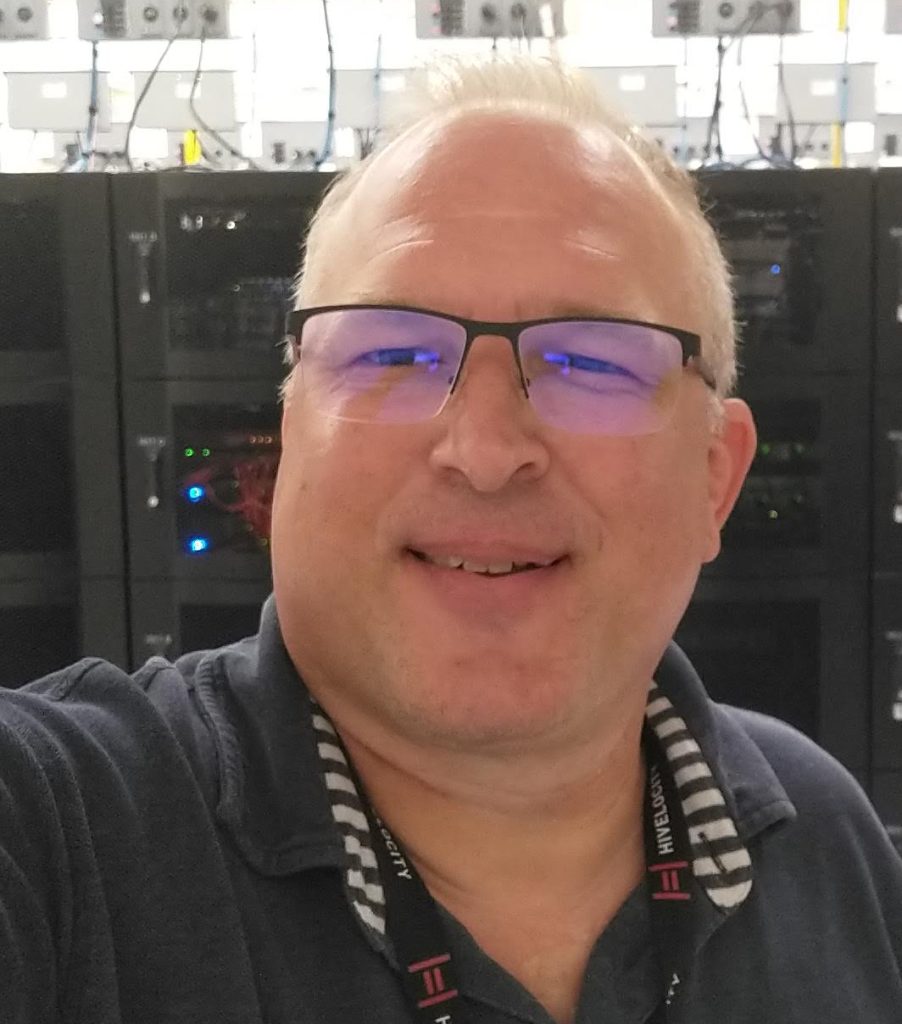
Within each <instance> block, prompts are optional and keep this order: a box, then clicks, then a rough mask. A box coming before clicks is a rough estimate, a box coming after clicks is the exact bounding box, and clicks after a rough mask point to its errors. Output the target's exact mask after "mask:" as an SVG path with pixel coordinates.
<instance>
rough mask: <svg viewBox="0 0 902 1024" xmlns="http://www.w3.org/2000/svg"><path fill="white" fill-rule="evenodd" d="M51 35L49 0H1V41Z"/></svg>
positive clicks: (39, 37) (45, 37)
mask: <svg viewBox="0 0 902 1024" xmlns="http://www.w3.org/2000/svg"><path fill="white" fill-rule="evenodd" d="M49 36H50V23H49V18H48V0H0V41H2V40H9V39H48V38H49Z"/></svg>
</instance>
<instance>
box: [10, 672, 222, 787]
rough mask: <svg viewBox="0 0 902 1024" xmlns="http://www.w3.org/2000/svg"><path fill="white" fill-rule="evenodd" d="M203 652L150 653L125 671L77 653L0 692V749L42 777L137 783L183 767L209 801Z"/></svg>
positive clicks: (210, 758)
mask: <svg viewBox="0 0 902 1024" xmlns="http://www.w3.org/2000/svg"><path fill="white" fill-rule="evenodd" d="M205 656H206V655H204V654H199V655H196V656H188V657H187V658H185V659H181V660H180V661H179V662H176V663H171V662H168V661H166V660H165V659H163V658H152V659H151V660H150V661H148V662H147V663H145V664H144V665H143V666H141V668H139V669H138V670H137V671H135V672H133V673H128V672H125V671H124V670H123V669H121V668H119V667H118V666H116V665H113V664H111V663H110V662H106V661H103V660H101V659H99V658H85V659H82V660H81V661H78V662H75V663H73V664H72V665H69V666H66V667H65V668H62V669H60V670H58V671H56V672H53V673H51V674H49V675H47V676H44V677H42V678H40V679H37V680H34V681H33V682H30V683H28V684H26V685H25V686H22V687H20V688H19V689H16V690H0V749H2V750H3V751H4V752H10V751H12V750H13V749H17V750H18V752H19V756H25V757H31V758H33V759H34V762H35V764H36V765H38V766H40V769H41V774H42V775H46V776H47V777H48V780H52V778H53V777H54V776H56V775H59V774H65V775H67V776H70V777H71V778H72V779H73V780H75V779H77V780H79V781H80V782H81V783H82V784H85V783H90V781H91V780H92V779H96V778H97V777H98V776H103V775H107V774H110V773H119V772H120V769H122V768H123V767H125V766H127V775H125V774H124V775H123V777H124V778H128V779H130V780H133V781H134V783H135V785H140V784H141V782H142V779H143V781H144V783H146V784H147V785H151V784H152V780H153V778H154V777H155V776H160V777H163V776H170V777H171V773H172V772H173V771H183V772H189V773H190V774H191V775H193V776H194V778H195V780H196V781H197V782H198V783H199V784H201V786H202V788H203V789H204V791H205V794H206V796H207V797H208V798H209V799H212V796H213V794H212V791H211V788H210V787H211V786H212V776H211V771H212V762H213V752H212V749H211V740H210V735H209V729H208V728H207V725H206V723H205V721H204V714H203V709H202V708H201V707H200V705H199V702H198V701H197V698H196V693H195V675H196V670H197V668H198V665H199V664H200V663H201V661H202V659H203V657H205Z"/></svg>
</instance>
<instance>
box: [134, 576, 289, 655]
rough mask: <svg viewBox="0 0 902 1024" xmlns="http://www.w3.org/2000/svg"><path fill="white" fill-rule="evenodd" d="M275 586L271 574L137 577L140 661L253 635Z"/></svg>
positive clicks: (136, 643)
mask: <svg viewBox="0 0 902 1024" xmlns="http://www.w3.org/2000/svg"><path fill="white" fill-rule="evenodd" d="M269 591H270V585H269V581H268V580H189V579H168V580H136V581H135V582H134V583H133V584H132V591H131V593H132V608H133V616H132V623H133V633H132V638H131V639H132V649H133V650H134V652H135V660H136V662H137V663H138V664H141V663H143V662H144V661H146V660H147V659H148V658H151V657H153V656H155V655H157V656H161V657H165V658H172V657H175V656H176V655H177V654H179V653H183V652H185V651H202V650H209V649H211V648H214V647H221V646H222V645H223V644H228V643H233V642H235V641H237V640H240V639H242V638H243V637H246V636H252V635H253V634H254V633H256V632H257V627H258V624H259V620H260V609H261V607H262V605H263V602H264V601H265V600H266V598H267V596H268V595H269Z"/></svg>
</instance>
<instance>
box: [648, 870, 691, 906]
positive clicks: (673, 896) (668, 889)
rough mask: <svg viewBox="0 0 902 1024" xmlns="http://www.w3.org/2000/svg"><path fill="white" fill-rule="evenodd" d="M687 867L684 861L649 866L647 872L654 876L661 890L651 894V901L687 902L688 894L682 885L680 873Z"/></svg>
mask: <svg viewBox="0 0 902 1024" xmlns="http://www.w3.org/2000/svg"><path fill="white" fill-rule="evenodd" d="M688 867H689V862H688V861H686V860H673V861H670V863H668V864H649V866H648V870H649V873H650V874H652V875H656V876H657V878H658V882H659V883H660V885H661V888H660V889H659V890H658V891H657V892H653V893H652V894H651V898H652V899H653V900H688V899H690V894H689V893H688V892H686V891H685V890H684V888H683V885H682V879H681V878H680V872H681V871H684V870H685V869H686V868H688Z"/></svg>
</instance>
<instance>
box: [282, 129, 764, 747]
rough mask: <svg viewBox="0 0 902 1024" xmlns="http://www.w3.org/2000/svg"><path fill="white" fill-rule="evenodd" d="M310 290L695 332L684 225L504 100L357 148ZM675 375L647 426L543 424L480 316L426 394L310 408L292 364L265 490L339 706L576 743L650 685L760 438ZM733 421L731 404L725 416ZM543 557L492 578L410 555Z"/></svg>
mask: <svg viewBox="0 0 902 1024" xmlns="http://www.w3.org/2000/svg"><path fill="white" fill-rule="evenodd" d="M339 216H340V222H339V224H338V225H336V231H335V232H334V233H333V235H332V236H331V238H330V241H329V242H328V243H327V244H326V251H325V252H322V253H321V257H320V258H321V261H322V263H321V265H322V266H326V267H328V270H327V272H326V273H324V274H323V275H322V277H321V278H317V285H316V294H315V296H314V297H313V301H315V302H316V304H323V305H325V304H331V303H345V302H349V303H353V302H376V303H395V304H406V305H415V306H421V307H425V308H429V309H433V310H437V311H441V312H446V313H450V314H456V315H459V316H464V317H470V318H473V319H479V320H495V321H509V320H519V319H530V318H540V317H548V316H555V315H558V314H560V315H567V314H568V313H571V312H573V311H576V310H578V311H580V312H583V313H585V312H587V311H594V312H596V313H597V314H598V315H601V316H603V315H606V314H607V315H612V316H618V317H624V318H633V319H639V320H647V321H652V322H656V323H661V324H668V325H671V326H674V327H681V328H685V329H688V330H694V331H697V332H699V333H703V332H704V328H705V323H704V322H703V321H702V319H701V315H700V313H699V312H698V308H699V307H702V306H703V299H704V297H703V296H701V297H700V296H698V295H697V294H696V290H697V287H698V285H697V274H696V272H695V262H694V258H693V256H692V254H691V253H690V252H689V251H688V246H687V242H686V239H685V229H683V228H681V226H680V224H679V221H678V218H677V216H676V215H675V214H674V213H673V211H672V210H671V209H670V207H669V205H668V203H667V202H666V201H665V200H664V199H663V198H661V196H660V195H659V194H658V192H657V191H656V188H655V187H654V186H653V185H652V184H650V183H649V181H648V180H647V178H646V176H645V175H644V173H643V172H642V171H641V170H640V169H639V168H638V167H637V166H636V164H635V163H634V161H633V159H632V157H631V156H630V155H629V154H628V153H626V152H625V151H624V150H623V148H622V147H621V145H620V143H618V142H616V140H613V139H609V138H608V136H607V135H605V134H603V133H601V132H598V133H592V134H590V135H586V134H581V133H578V132H576V131H572V130H570V129H567V128H563V127H560V126H554V125H551V124H546V123H544V122H540V121H536V120H526V119H519V118H516V117H513V116H501V115H497V114H496V115H480V116H477V117H470V118H468V119H465V120H458V121H453V122H451V123H449V124H446V125H444V126H432V127H430V128H425V129H420V130H419V131H417V132H416V133H415V134H413V135H411V136H408V137H406V138H404V139H401V140H399V141H398V142H397V143H395V144H394V145H393V146H392V147H390V148H388V149H387V150H386V151H385V152H384V153H382V154H381V155H380V156H379V157H378V158H377V159H376V161H375V162H374V163H373V164H372V165H371V166H370V168H369V170H368V171H367V173H366V175H365V177H364V178H363V180H362V181H361V182H360V184H359V186H358V187H357V189H356V191H355V192H354V194H353V195H352V197H351V199H350V200H349V202H348V205H347V206H346V207H345V208H344V210H343V211H342V213H341V214H340V215H339ZM707 402H708V393H707V391H706V388H705V386H704V384H703V383H702V381H701V380H700V379H699V378H698V377H697V376H696V375H695V374H694V373H693V372H692V371H691V370H686V371H683V375H682V380H681V386H680V393H679V399H678V405H677V409H676V412H675V414H674V416H673V419H672V422H671V423H670V424H669V425H668V426H667V427H666V428H665V429H663V430H662V431H660V432H658V433H655V434H652V435H647V436H642V437H601V436H586V435H574V434H570V433H567V432H565V431H562V430H560V429H556V428H553V427H550V426H548V425H546V424H545V423H543V422H542V421H541V420H540V419H539V418H538V417H537V415H536V413H535V412H534V410H533V408H532V406H531V405H530V404H529V402H528V401H527V399H526V397H525V396H524V394H523V392H522V390H521V389H520V387H519V384H518V380H517V376H516V368H515V364H514V360H513V355H512V352H511V348H510V345H509V344H508V342H507V341H506V340H503V339H499V338H495V337H481V338H478V339H477V340H476V342H475V344H474V346H473V349H472V351H471V353H470V356H469V358H468V362H467V365H466V368H465V372H464V376H463V379H462V381H461V383H460V386H459V388H458V389H457V391H456V392H455V394H454V395H453V396H452V398H451V399H450V401H449V402H448V404H447V405H446V407H445V408H444V409H443V411H442V412H441V413H440V414H439V415H438V416H437V417H435V418H434V419H431V420H429V421H427V422H423V423H418V424H413V425H396V424H360V423H350V422H343V421H337V420H334V419H328V418H325V417H324V416H323V414H322V410H321V408H320V407H318V405H317V402H316V400H315V397H314V396H313V395H312V394H311V392H310V391H305V388H304V382H303V380H302V379H301V378H300V376H299V375H298V374H297V373H296V374H295V380H294V382H293V385H292V390H291V392H290V396H289V398H288V400H287V402H286V408H285V415H284V422H283V438H282V441H283V456H282V463H281V468H280V471H279V478H278V485H277V488H276V494H275V500H274V506H273V537H272V543H273V570H274V585H275V595H276V602H277V607H278V613H279V619H280V623H281V627H282V631H283V634H284V637H285V641H286V645H287V647H288V650H289V653H290V654H291V656H292V659H293V660H294V662H295V664H296V665H297V667H298V669H299V671H300V672H301V674H302V675H303V676H304V678H305V679H306V680H307V682H308V684H309V685H310V687H311V689H312V690H313V692H314V693H315V694H316V695H317V696H318V697H319V698H320V700H321V701H322V702H323V703H324V704H325V705H326V707H327V708H328V709H329V710H331V711H332V712H333V714H334V715H336V716H337V717H339V718H341V717H343V718H344V720H345V721H353V722H355V723H356V725H357V727H359V728H363V727H365V726H364V725H363V724H362V723H364V722H368V723H372V724H374V725H375V726H376V727H377V728H381V729H383V730H386V731H387V732H388V733H395V734H401V735H404V736H407V737H408V738H414V737H418V738H419V739H420V740H424V739H425V740H428V741H429V742H430V743H437V744H443V745H447V746H449V747H452V748H453V747H464V748H467V749H470V748H480V747H482V748H486V747H490V748H491V749H502V748H507V747H509V746H513V747H516V746H518V745H523V744H527V745H530V746H531V748H535V747H536V746H537V745H538V746H541V745H542V744H550V745H554V744H560V743H567V742H573V741H574V740H576V739H577V738H579V737H580V736H582V735H590V734H591V733H592V731H593V730H597V729H598V728H599V726H600V724H601V723H602V722H603V721H604V719H605V717H606V716H608V715H609V714H611V713H612V712H613V709H614V708H616V707H617V706H619V705H622V704H623V702H624V701H628V702H630V703H631V704H632V705H633V706H637V707H641V704H642V703H643V702H644V693H645V690H646V688H647V685H648V682H649V680H650V678H651V674H652V673H653V671H654V668H655V665H656V664H657V661H658V659H659V658H660V655H661V653H662V651H663V649H664V647H665V646H666V644H667V642H668V640H669V639H670V637H671V636H672V634H673V631H674V629H675V628H676V625H677V623H678V621H679V619H680V617H681V616H682V613H683V611H684V610H685V607H686V604H687V603H688V601H689V598H690V595H691V592H692V590H693V587H694V585H695V582H696V579H697V575H698V571H699V568H700V566H701V564H702V563H703V562H704V561H706V560H710V559H711V558H713V557H714V555H715V554H716V553H717V550H718V543H719V528H720V526H721V524H722V521H723V519H724V518H725V516H726V515H727V513H728V511H729V508H730V507H731V505H732V502H733V500H734V498H735V493H736V490H737V488H738V486H739V483H740V482H741V479H742V476H743V475H744V472H745V470H746V468H747V465H748V461H749V459H750V458H751V451H752V450H753V444H754V441H753V428H752V426H751V421H750V418H749V417H748V412H747V410H746V409H745V407H744V406H743V405H742V404H741V403H735V402H734V403H728V409H727V419H728V429H727V431H726V433H725V434H724V440H718V438H717V437H716V436H714V435H713V434H712V431H711V424H710V421H709V414H708V405H707ZM737 424H738V426H737ZM424 556H425V559H431V560H442V559H448V558H454V557H456V558H458V559H460V558H463V559H465V560H466V561H468V562H471V563H474V564H477V565H482V566H486V565H492V564H499V563H505V562H509V561H531V562H541V561H547V560H551V559H554V560H556V564H554V565H553V566H550V567H548V568H543V569H537V570H531V571H527V572H523V573H518V574H514V575H510V576H505V577H500V578H498V577H496V578H492V577H486V576H484V575H478V574H475V573H471V572H467V571H466V570H465V569H463V568H458V569H454V568H449V567H447V566H444V567H443V566H438V565H435V564H430V562H429V561H427V560H424Z"/></svg>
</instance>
